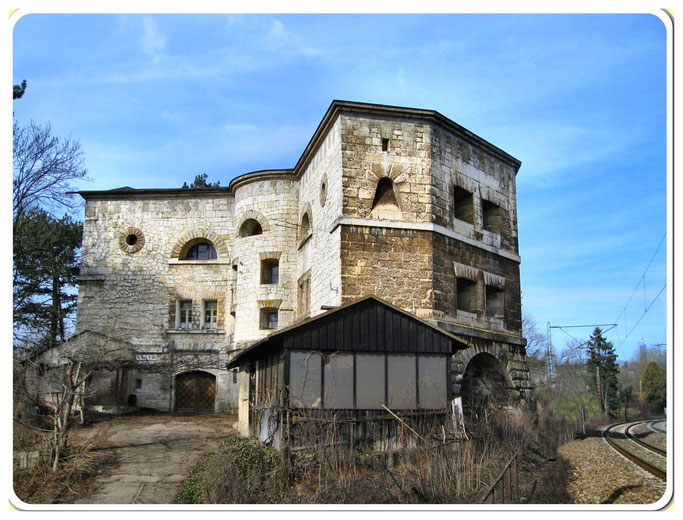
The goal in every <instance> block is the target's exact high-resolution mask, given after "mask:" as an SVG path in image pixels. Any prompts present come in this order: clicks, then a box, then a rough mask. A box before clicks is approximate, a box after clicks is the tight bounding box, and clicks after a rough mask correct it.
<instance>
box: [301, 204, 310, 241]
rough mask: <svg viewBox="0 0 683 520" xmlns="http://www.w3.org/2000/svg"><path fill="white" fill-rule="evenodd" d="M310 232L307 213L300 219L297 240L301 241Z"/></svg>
mask: <svg viewBox="0 0 683 520" xmlns="http://www.w3.org/2000/svg"><path fill="white" fill-rule="evenodd" d="M310 232H311V217H310V216H309V215H308V211H307V212H306V213H304V216H303V217H301V224H300V225H299V240H303V239H304V238H306V237H307V236H308V234H309V233H310Z"/></svg>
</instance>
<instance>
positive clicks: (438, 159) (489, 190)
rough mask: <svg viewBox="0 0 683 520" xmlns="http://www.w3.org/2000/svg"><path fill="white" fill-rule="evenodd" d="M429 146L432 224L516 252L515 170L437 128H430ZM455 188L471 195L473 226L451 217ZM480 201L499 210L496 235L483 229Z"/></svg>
mask: <svg viewBox="0 0 683 520" xmlns="http://www.w3.org/2000/svg"><path fill="white" fill-rule="evenodd" d="M431 144H432V146H431V163H432V196H433V200H434V208H433V213H432V215H433V221H434V222H435V223H436V224H439V225H441V226H444V227H446V228H449V229H452V230H454V231H456V232H458V233H461V234H463V235H465V236H466V237H468V238H472V239H475V240H478V241H481V242H483V243H485V244H488V245H491V246H494V247H496V248H501V249H504V250H506V251H509V252H512V253H517V252H518V240H517V194H516V184H515V173H516V172H515V169H514V167H513V166H511V165H509V164H507V163H505V162H503V161H502V160H501V159H499V158H497V157H494V156H493V155H492V154H490V153H487V152H486V151H485V150H482V149H481V148H478V147H475V146H473V145H472V144H470V143H467V142H465V141H463V140H462V139H461V138H458V137H456V136H455V135H453V134H452V133H451V132H449V131H448V130H446V129H443V128H440V127H434V128H433V129H432V133H431ZM454 186H459V187H461V188H464V189H466V190H467V191H469V192H471V193H473V195H474V197H473V202H474V215H473V216H474V222H473V223H472V224H470V223H467V222H463V221H462V220H458V219H456V218H454V209H453V205H454V197H453V187H454ZM482 199H484V200H487V201H489V202H493V203H494V204H496V205H497V206H499V207H500V208H501V209H502V215H501V217H500V228H501V230H500V231H501V232H500V233H499V234H497V233H491V232H490V231H487V230H485V229H484V227H483V221H482Z"/></svg>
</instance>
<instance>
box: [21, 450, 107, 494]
mask: <svg viewBox="0 0 683 520" xmlns="http://www.w3.org/2000/svg"><path fill="white" fill-rule="evenodd" d="M45 446H46V445H43V447H42V448H43V450H42V451H41V460H40V462H39V463H38V464H37V465H36V466H34V467H32V468H28V469H17V468H15V469H14V492H15V493H16V495H17V497H18V498H20V499H21V500H23V501H24V502H26V503H28V504H72V503H74V502H75V501H77V500H79V499H80V498H83V497H85V496H87V494H88V492H89V489H90V486H91V485H92V483H93V481H94V477H95V476H96V475H97V474H98V473H99V472H100V471H101V469H102V468H103V467H105V466H106V465H107V464H109V463H111V462H112V461H113V460H114V458H115V457H114V454H113V453H112V452H110V451H104V450H98V451H95V450H92V446H91V444H90V443H87V442H73V443H72V444H71V445H70V446H69V450H68V453H67V455H66V456H65V457H64V460H63V462H62V463H61V464H60V466H59V469H58V470H57V471H52V470H51V467H50V464H49V463H48V462H47V459H48V457H46V456H44V448H45ZM38 447H40V446H38Z"/></svg>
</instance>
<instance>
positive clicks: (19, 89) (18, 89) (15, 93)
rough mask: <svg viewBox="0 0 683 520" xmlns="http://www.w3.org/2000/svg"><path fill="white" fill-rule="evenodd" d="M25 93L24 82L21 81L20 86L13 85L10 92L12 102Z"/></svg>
mask: <svg viewBox="0 0 683 520" xmlns="http://www.w3.org/2000/svg"><path fill="white" fill-rule="evenodd" d="M24 92H26V80H24V81H22V82H21V84H20V85H14V88H13V90H12V100H15V99H19V98H20V97H21V96H23V95H24Z"/></svg>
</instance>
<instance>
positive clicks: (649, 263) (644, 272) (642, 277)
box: [614, 231, 666, 323]
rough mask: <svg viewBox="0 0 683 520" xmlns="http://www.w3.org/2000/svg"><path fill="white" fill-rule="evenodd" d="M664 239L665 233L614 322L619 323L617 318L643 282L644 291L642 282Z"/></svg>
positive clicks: (624, 310)
mask: <svg viewBox="0 0 683 520" xmlns="http://www.w3.org/2000/svg"><path fill="white" fill-rule="evenodd" d="M665 238H666V231H665V232H664V235H663V236H662V238H661V239H660V240H659V244H657V248H656V249H655V252H654V254H653V255H652V258H650V261H649V262H648V264H647V267H646V268H645V271H643V274H642V275H641V277H640V279H639V280H638V283H637V284H636V286H635V288H634V289H633V292H632V293H631V296H630V297H629V299H628V301H627V302H626V305H624V308H623V309H622V310H621V313H619V316H617V319H616V320H614V321H616V322H617V323H619V318H621V316H622V314H624V312H626V307H628V304H629V303H631V300H632V299H633V295H634V294H636V291H637V290H638V287H640V283H641V282H643V291H644V290H645V289H644V283H645V282H644V280H645V275H646V274H647V272H648V271H649V270H650V266H651V265H652V262H653V261H654V259H655V257H656V256H657V252H658V251H659V248H660V247H662V244H663V243H664V239H665Z"/></svg>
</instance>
